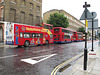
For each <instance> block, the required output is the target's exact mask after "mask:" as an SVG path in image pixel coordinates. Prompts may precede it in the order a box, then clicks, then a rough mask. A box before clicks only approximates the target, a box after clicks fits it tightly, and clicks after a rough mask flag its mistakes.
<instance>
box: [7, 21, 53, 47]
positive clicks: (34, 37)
mask: <svg viewBox="0 0 100 75" xmlns="http://www.w3.org/2000/svg"><path fill="white" fill-rule="evenodd" d="M49 43H53V26H52V25H50V24H44V23H43V24H37V25H36V26H29V25H24V24H16V23H7V25H6V44H7V45H18V46H22V45H24V46H29V45H41V44H49Z"/></svg>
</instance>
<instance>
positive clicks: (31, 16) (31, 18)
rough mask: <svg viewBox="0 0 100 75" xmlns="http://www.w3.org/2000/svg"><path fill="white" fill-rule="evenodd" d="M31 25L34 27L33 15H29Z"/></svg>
mask: <svg viewBox="0 0 100 75" xmlns="http://www.w3.org/2000/svg"><path fill="white" fill-rule="evenodd" d="M29 24H30V25H33V15H32V14H29Z"/></svg>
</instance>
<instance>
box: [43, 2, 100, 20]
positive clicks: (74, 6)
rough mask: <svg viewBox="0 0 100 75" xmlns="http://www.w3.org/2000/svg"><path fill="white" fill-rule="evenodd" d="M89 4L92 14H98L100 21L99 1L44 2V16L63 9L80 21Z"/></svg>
mask: <svg viewBox="0 0 100 75" xmlns="http://www.w3.org/2000/svg"><path fill="white" fill-rule="evenodd" d="M85 2H87V4H90V6H91V7H89V8H88V10H89V11H90V12H96V13H97V17H96V18H98V20H99V18H100V1H99V0H43V5H42V6H43V7H42V14H43V13H45V12H47V11H49V10H52V9H59V10H61V9H63V10H65V11H66V12H68V13H69V14H71V15H73V16H74V17H76V18H77V19H80V17H81V15H82V13H83V11H84V8H83V5H84V4H85Z"/></svg>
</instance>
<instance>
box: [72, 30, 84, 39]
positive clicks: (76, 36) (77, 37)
mask: <svg viewBox="0 0 100 75" xmlns="http://www.w3.org/2000/svg"><path fill="white" fill-rule="evenodd" d="M73 36H74V41H83V33H82V32H76V31H74V32H73Z"/></svg>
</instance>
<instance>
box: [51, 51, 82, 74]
mask: <svg viewBox="0 0 100 75" xmlns="http://www.w3.org/2000/svg"><path fill="white" fill-rule="evenodd" d="M82 55H83V52H82V53H80V54H79V55H76V56H75V57H73V58H71V59H69V60H67V61H65V62H63V63H61V64H60V65H58V66H57V67H56V68H55V69H54V70H53V71H52V72H51V75H56V73H57V71H58V70H59V69H60V68H61V67H62V66H64V65H65V64H67V63H69V62H71V61H72V60H74V59H76V58H77V57H79V56H82Z"/></svg>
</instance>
